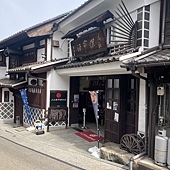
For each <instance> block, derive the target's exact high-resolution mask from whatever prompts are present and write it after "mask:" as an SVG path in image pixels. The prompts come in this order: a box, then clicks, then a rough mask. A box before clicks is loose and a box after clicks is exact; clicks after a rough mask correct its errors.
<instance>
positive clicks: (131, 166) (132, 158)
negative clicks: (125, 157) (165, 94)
mask: <svg viewBox="0 0 170 170" xmlns="http://www.w3.org/2000/svg"><path fill="white" fill-rule="evenodd" d="M131 71H132V75H133V76H135V77H137V78H139V79H143V80H145V81H146V84H148V79H147V78H146V77H143V76H141V75H140V74H137V73H135V71H134V70H131ZM147 87H148V86H147ZM147 87H146V94H147ZM146 103H148V100H147V95H146ZM147 110H148V108H147V106H145V151H144V152H142V153H140V154H138V155H135V156H133V157H131V158H130V162H129V170H133V163H134V161H135V160H136V159H138V158H140V157H142V156H144V155H146V154H147V136H148V134H147V130H148V129H147V120H148V119H147Z"/></svg>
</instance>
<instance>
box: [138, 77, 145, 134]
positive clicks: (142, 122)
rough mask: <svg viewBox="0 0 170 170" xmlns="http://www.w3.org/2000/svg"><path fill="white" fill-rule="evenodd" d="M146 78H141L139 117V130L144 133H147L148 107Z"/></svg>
mask: <svg viewBox="0 0 170 170" xmlns="http://www.w3.org/2000/svg"><path fill="white" fill-rule="evenodd" d="M145 83H146V82H145V80H143V79H140V89H139V117H138V132H139V133H142V134H144V133H145V112H146V111H145V109H146V101H145V97H146V94H145V91H146V84H145Z"/></svg>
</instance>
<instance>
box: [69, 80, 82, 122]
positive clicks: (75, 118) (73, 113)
mask: <svg viewBox="0 0 170 170" xmlns="http://www.w3.org/2000/svg"><path fill="white" fill-rule="evenodd" d="M79 80H80V79H79V77H70V106H69V108H70V117H69V125H71V124H76V123H78V122H79V101H78V100H75V98H76V96H77V95H78V96H79V86H80V82H79Z"/></svg>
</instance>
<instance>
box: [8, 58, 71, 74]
mask: <svg viewBox="0 0 170 170" xmlns="http://www.w3.org/2000/svg"><path fill="white" fill-rule="evenodd" d="M67 61H68V58H63V59H56V60H52V61H42V62H34V63H28V64H24V65H22V66H20V67H16V68H12V69H9V70H8V71H7V73H13V72H26V71H33V70H36V69H40V68H44V67H49V66H53V65H55V64H59V63H62V62H67Z"/></svg>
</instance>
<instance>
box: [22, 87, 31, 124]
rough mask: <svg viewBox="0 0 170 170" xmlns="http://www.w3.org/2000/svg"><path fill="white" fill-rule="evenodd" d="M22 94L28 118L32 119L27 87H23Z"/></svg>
mask: <svg viewBox="0 0 170 170" xmlns="http://www.w3.org/2000/svg"><path fill="white" fill-rule="evenodd" d="M20 94H21V98H22V102H23V104H24V108H25V112H26V116H27V120H28V121H30V120H31V115H30V110H29V106H28V100H27V98H28V97H27V93H26V89H21V90H20Z"/></svg>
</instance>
